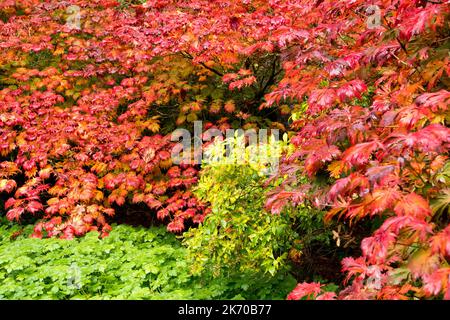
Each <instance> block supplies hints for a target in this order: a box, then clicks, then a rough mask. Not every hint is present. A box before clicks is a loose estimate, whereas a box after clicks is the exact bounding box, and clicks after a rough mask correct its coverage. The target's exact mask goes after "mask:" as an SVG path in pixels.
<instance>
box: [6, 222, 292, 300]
mask: <svg viewBox="0 0 450 320" xmlns="http://www.w3.org/2000/svg"><path fill="white" fill-rule="evenodd" d="M30 233H32V226H26V227H21V226H17V225H15V226H13V225H11V224H9V223H8V222H5V221H2V224H1V225H0V283H1V285H0V299H282V298H284V297H285V296H286V294H287V293H288V292H289V290H292V288H293V286H294V285H295V280H294V279H293V278H290V277H287V276H285V275H284V274H277V275H275V276H274V277H266V278H265V279H264V278H259V279H257V280H258V281H256V279H252V278H251V277H241V278H240V279H234V280H229V279H227V278H226V277H219V278H214V279H211V278H208V277H205V276H203V275H196V276H193V275H192V274H191V273H190V270H189V269H190V268H189V262H188V260H187V259H186V256H187V249H186V248H185V247H183V246H182V244H181V243H180V241H178V240H177V239H176V237H175V236H174V235H173V234H170V233H168V232H167V231H166V230H165V228H163V227H152V228H149V229H146V228H143V227H138V228H136V227H131V226H127V225H117V226H115V227H114V229H113V231H112V232H111V234H110V236H109V237H106V238H104V239H100V238H99V237H98V233H96V232H91V233H88V234H87V235H86V236H85V237H83V238H77V239H74V240H62V239H43V240H41V239H34V238H29V235H30Z"/></svg>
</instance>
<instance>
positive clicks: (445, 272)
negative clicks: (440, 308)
mask: <svg viewBox="0 0 450 320" xmlns="http://www.w3.org/2000/svg"><path fill="white" fill-rule="evenodd" d="M449 277H450V268H441V269H438V270H436V271H435V272H433V273H432V274H426V275H423V276H422V280H423V282H424V286H423V289H424V291H425V294H426V295H427V296H437V295H439V294H440V293H441V292H444V298H445V299H447V300H449V299H450V292H449Z"/></svg>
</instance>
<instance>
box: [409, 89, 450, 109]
mask: <svg viewBox="0 0 450 320" xmlns="http://www.w3.org/2000/svg"><path fill="white" fill-rule="evenodd" d="M416 104H417V105H419V106H423V107H426V108H430V109H431V111H433V112H437V111H439V110H442V111H446V110H448V107H449V106H450V91H447V90H440V91H438V92H433V93H424V94H422V95H420V96H419V97H417V99H416Z"/></svg>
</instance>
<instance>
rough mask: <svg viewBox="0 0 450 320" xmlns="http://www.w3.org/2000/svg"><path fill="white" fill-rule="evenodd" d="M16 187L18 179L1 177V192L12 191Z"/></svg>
mask: <svg viewBox="0 0 450 320" xmlns="http://www.w3.org/2000/svg"><path fill="white" fill-rule="evenodd" d="M15 188H17V184H16V181H14V180H8V179H0V192H6V193H11V192H12V191H13V190H14V189H15Z"/></svg>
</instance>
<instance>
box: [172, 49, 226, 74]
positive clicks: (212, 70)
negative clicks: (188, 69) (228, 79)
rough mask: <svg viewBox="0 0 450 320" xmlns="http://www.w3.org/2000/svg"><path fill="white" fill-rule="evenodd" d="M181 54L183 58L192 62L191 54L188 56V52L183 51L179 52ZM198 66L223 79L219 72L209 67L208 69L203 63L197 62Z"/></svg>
mask: <svg viewBox="0 0 450 320" xmlns="http://www.w3.org/2000/svg"><path fill="white" fill-rule="evenodd" d="M181 54H182V55H183V57H185V58H187V59H189V60H194V57H193V56H192V55H191V54H189V53H188V52H185V51H183V52H181ZM199 64H200V65H201V66H202V67H204V68H205V69H208V70H209V71H211V72H212V73H215V74H217V75H218V76H220V77H223V73H222V72H220V71H219V70H217V69H214V68H211V67H208V66H207V65H206V64H205V63H204V62H199Z"/></svg>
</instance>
